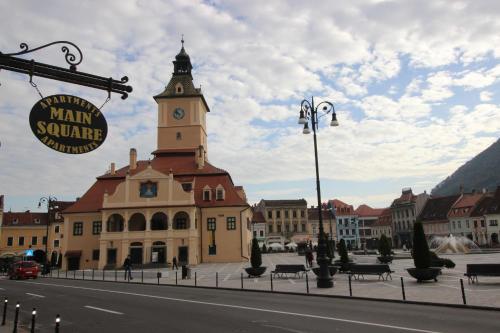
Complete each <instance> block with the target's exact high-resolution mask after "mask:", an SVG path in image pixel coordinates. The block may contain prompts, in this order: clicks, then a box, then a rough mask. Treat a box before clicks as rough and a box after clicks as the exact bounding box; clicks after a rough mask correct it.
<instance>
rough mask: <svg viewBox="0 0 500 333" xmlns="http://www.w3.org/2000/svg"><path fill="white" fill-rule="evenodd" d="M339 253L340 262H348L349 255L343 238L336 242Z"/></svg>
mask: <svg viewBox="0 0 500 333" xmlns="http://www.w3.org/2000/svg"><path fill="white" fill-rule="evenodd" d="M337 251H339V255H340V262H342V263H344V264H347V263H348V262H349V257H348V255H347V247H346V245H345V241H344V239H341V240H340V242H339V243H338V249H337Z"/></svg>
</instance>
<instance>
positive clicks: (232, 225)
mask: <svg viewBox="0 0 500 333" xmlns="http://www.w3.org/2000/svg"><path fill="white" fill-rule="evenodd" d="M227 230H236V217H228V218H227Z"/></svg>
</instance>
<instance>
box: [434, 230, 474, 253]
mask: <svg viewBox="0 0 500 333" xmlns="http://www.w3.org/2000/svg"><path fill="white" fill-rule="evenodd" d="M430 248H431V249H434V252H435V253H437V254H440V253H469V252H471V250H480V249H479V247H478V246H477V245H476V243H474V242H473V241H471V240H470V239H469V238H467V237H464V236H453V235H452V234H450V235H449V236H444V237H440V236H435V237H434V238H432V240H431V242H430Z"/></svg>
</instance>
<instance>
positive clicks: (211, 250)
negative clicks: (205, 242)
mask: <svg viewBox="0 0 500 333" xmlns="http://www.w3.org/2000/svg"><path fill="white" fill-rule="evenodd" d="M216 254H217V245H209V246H208V255H209V256H215V255H216Z"/></svg>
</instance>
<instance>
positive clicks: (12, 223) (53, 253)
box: [0, 196, 73, 266]
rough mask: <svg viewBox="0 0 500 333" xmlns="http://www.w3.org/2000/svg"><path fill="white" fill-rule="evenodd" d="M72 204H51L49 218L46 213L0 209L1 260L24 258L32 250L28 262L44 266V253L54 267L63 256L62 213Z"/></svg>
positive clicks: (65, 202) (54, 202)
mask: <svg viewBox="0 0 500 333" xmlns="http://www.w3.org/2000/svg"><path fill="white" fill-rule="evenodd" d="M1 199H3V196H2V198H1ZM71 204H73V202H68V201H51V207H50V217H49V215H48V213H35V212H30V211H26V212H3V211H2V208H1V206H0V226H1V228H0V258H6V257H25V256H26V251H27V250H32V251H33V252H32V253H33V258H29V259H34V260H36V261H37V262H40V263H44V262H45V261H46V256H45V251H46V250H47V252H48V254H49V257H48V258H47V259H48V260H49V261H50V262H51V263H52V265H53V266H56V265H57V264H58V262H59V261H60V260H61V253H62V235H63V232H62V230H63V222H64V219H63V217H62V215H61V211H62V210H63V209H65V208H67V207H69V206H70V205H71ZM47 223H48V224H49V225H48V227H47ZM47 237H48V244H47V245H46V242H47Z"/></svg>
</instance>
